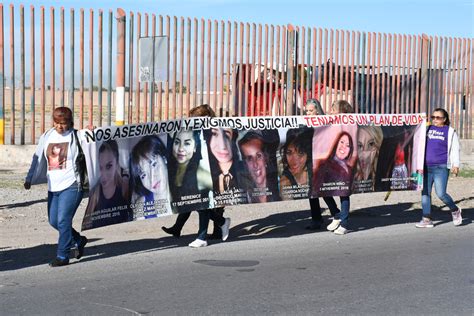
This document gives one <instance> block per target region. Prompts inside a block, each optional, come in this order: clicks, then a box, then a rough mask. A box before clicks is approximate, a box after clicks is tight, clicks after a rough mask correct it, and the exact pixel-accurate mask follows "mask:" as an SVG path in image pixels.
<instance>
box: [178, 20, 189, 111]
mask: <svg viewBox="0 0 474 316" xmlns="http://www.w3.org/2000/svg"><path fill="white" fill-rule="evenodd" d="M179 37H180V40H179V42H180V47H179V55H180V57H179V60H180V62H181V65H180V74H179V95H178V112H179V113H178V117H183V116H184V115H186V116H188V112H185V111H184V108H183V87H184V18H183V17H181V18H180V25H179Z"/></svg>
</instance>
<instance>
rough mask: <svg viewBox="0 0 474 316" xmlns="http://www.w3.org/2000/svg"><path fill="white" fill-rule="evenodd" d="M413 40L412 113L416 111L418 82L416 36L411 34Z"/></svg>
mask: <svg viewBox="0 0 474 316" xmlns="http://www.w3.org/2000/svg"><path fill="white" fill-rule="evenodd" d="M410 37H411V42H412V50H411V83H410V94H411V98H410V109H411V112H412V113H415V112H416V110H415V99H416V93H415V83H416V69H417V68H416V36H410Z"/></svg>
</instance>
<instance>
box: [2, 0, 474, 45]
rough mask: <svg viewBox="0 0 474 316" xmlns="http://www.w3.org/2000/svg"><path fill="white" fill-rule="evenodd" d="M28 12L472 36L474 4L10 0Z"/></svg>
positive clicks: (435, 0)
mask: <svg viewBox="0 0 474 316" xmlns="http://www.w3.org/2000/svg"><path fill="white" fill-rule="evenodd" d="M9 3H13V4H15V6H17V5H19V4H23V5H25V8H29V6H30V5H31V4H33V5H35V7H37V8H38V7H39V6H40V5H44V6H45V7H46V8H49V7H50V6H54V7H56V8H59V7H60V6H64V8H66V9H69V8H71V7H73V8H76V9H79V8H81V7H82V8H84V9H90V8H93V9H104V10H109V9H114V11H115V9H116V8H118V7H121V8H123V9H124V10H125V11H126V12H128V11H133V12H135V13H136V12H141V13H149V14H151V13H154V14H156V15H160V14H161V15H170V16H178V17H180V16H183V17H197V18H205V19H207V18H209V19H213V20H214V19H216V20H224V21H227V20H231V21H238V22H251V23H262V24H274V25H286V24H288V23H291V24H293V25H298V26H307V27H322V28H333V29H342V30H349V31H363V32H385V33H397V34H414V35H418V34H422V33H425V34H428V35H438V36H450V37H468V38H472V37H473V33H474V32H473V30H474V23H473V10H474V1H473V0H449V1H448V0H445V1H441V0H385V1H384V0H360V1H352V0H326V1H319V0H304V1H301V0H292V1H288V0H263V1H259V0H180V1H176V0H135V1H129V0H127V1H125V0H100V1H97V0H95V1H91V0H82V1H70V0H65V1H46V0H45V1H12V2H4V6H5V8H4V14H5V15H7V14H8V4H9ZM25 11H26V12H28V11H27V10H25Z"/></svg>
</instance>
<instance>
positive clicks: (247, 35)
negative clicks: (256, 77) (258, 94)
mask: <svg viewBox="0 0 474 316" xmlns="http://www.w3.org/2000/svg"><path fill="white" fill-rule="evenodd" d="M245 26H246V27H245V84H244V85H245V96H244V104H245V111H243V113H242V114H243V115H249V113H248V109H249V85H250V83H249V80H250V79H249V75H250V69H249V68H251V64H250V24H249V23H246V24H245ZM221 91H222V90H221Z"/></svg>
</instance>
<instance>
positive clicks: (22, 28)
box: [20, 5, 26, 145]
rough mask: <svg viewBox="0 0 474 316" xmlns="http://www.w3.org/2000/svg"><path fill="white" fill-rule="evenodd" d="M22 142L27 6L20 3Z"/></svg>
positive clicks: (23, 131)
mask: <svg viewBox="0 0 474 316" xmlns="http://www.w3.org/2000/svg"><path fill="white" fill-rule="evenodd" d="M20 44H21V46H20V104H21V112H20V114H21V115H20V144H21V145H24V144H25V119H26V99H25V7H24V6H23V5H20Z"/></svg>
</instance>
